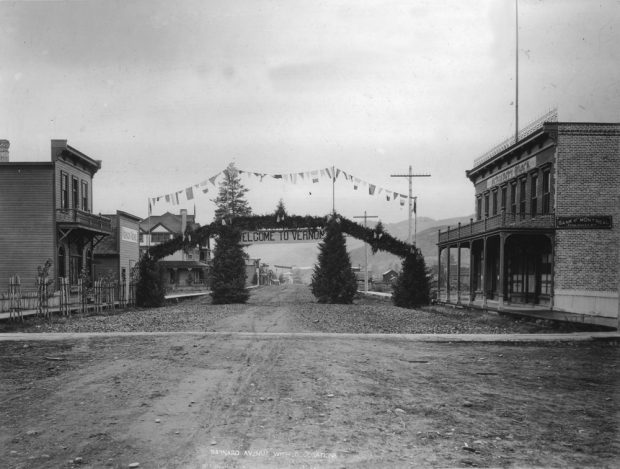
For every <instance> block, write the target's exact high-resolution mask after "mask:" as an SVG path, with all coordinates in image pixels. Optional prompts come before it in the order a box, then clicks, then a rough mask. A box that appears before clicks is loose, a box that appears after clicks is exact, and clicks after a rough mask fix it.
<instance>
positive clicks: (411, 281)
mask: <svg viewBox="0 0 620 469" xmlns="http://www.w3.org/2000/svg"><path fill="white" fill-rule="evenodd" d="M392 302H393V303H394V304H395V305H396V306H402V307H403V308H416V307H419V306H424V305H427V304H429V302H430V282H429V277H428V273H427V271H426V263H425V262H424V256H422V253H421V252H420V250H419V249H417V248H416V249H415V250H414V252H412V253H410V254H408V255H407V257H405V259H404V260H403V264H402V270H401V273H400V275H399V276H398V279H397V280H396V283H395V284H394V291H393V293H392Z"/></svg>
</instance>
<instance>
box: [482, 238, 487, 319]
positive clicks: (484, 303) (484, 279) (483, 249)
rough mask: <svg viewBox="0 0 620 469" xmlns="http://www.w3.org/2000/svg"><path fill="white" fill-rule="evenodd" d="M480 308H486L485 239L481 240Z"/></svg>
mask: <svg viewBox="0 0 620 469" xmlns="http://www.w3.org/2000/svg"><path fill="white" fill-rule="evenodd" d="M481 267H482V282H481V284H482V307H483V308H486V307H487V237H486V236H485V237H484V238H482V266H481Z"/></svg>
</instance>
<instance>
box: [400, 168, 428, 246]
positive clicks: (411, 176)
mask: <svg viewBox="0 0 620 469" xmlns="http://www.w3.org/2000/svg"><path fill="white" fill-rule="evenodd" d="M390 177H393V178H408V179H409V236H408V238H407V242H408V243H409V244H411V211H412V209H411V201H412V200H413V199H414V197H413V192H412V191H413V189H412V180H413V178H425V177H431V175H430V174H413V173H412V172H411V165H409V173H408V174H390ZM416 199H417V197H416Z"/></svg>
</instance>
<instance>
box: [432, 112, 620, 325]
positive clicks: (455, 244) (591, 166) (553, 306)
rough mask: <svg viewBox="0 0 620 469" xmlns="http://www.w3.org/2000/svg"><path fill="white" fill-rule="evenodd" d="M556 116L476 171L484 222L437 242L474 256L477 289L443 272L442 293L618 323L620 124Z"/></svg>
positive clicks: (444, 250) (472, 281)
mask: <svg viewBox="0 0 620 469" xmlns="http://www.w3.org/2000/svg"><path fill="white" fill-rule="evenodd" d="M546 117H547V119H543V120H541V121H539V122H537V123H534V124H533V125H531V126H529V128H527V129H526V130H525V131H523V132H522V133H521V135H520V136H519V139H518V141H517V142H514V141H512V142H506V143H505V144H503V145H501V146H499V147H497V148H495V149H493V150H491V151H490V152H488V153H487V154H486V155H484V156H483V157H481V158H479V159H477V160H476V161H475V162H474V167H473V168H472V169H471V170H469V171H467V177H468V178H469V179H470V180H471V182H472V183H473V184H474V188H475V199H474V202H475V212H476V219H475V220H471V222H470V223H469V224H466V225H459V226H457V227H453V228H451V229H449V230H447V231H444V232H440V233H439V240H438V244H437V245H438V250H439V258H440V262H445V259H446V258H447V259H449V258H450V255H451V254H454V252H455V251H456V254H457V256H456V257H457V267H456V268H457V270H460V268H461V267H460V266H461V258H462V256H463V255H465V256H469V257H470V262H469V265H470V273H469V287H468V288H463V285H461V282H456V281H455V280H451V281H450V282H448V281H447V278H451V279H452V278H454V279H456V278H461V276H460V275H458V274H457V276H456V277H453V274H452V273H451V272H450V270H452V269H453V268H454V266H452V265H451V266H449V267H448V273H447V275H445V274H443V270H442V268H439V269H438V271H439V272H440V274H441V276H440V279H439V289H440V293H439V299H440V301H444V302H447V303H456V304H467V305H471V306H477V307H481V308H486V309H492V310H498V311H515V312H518V313H520V314H530V315H533V316H537V317H545V318H550V319H562V320H569V321H579V322H581V321H583V322H587V323H593V324H601V325H608V326H612V327H617V325H618V311H619V303H618V284H619V272H618V269H619V267H618V265H619V263H620V258H619V246H620V226H619V223H618V222H619V221H620V218H619V217H620V213H619V211H620V202H619V201H620V184H619V182H618V181H620V124H617V123H616V124H598V123H564V122H553V116H546ZM614 218H615V220H614ZM614 221H615V223H614ZM462 251H463V252H462ZM442 254H444V259H443V260H442Z"/></svg>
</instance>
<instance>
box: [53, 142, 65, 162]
mask: <svg viewBox="0 0 620 469" xmlns="http://www.w3.org/2000/svg"><path fill="white" fill-rule="evenodd" d="M66 149H67V140H61V139H53V140H52V161H56V160H57V159H58V155H60V154H61V153H62V151H63V150H66Z"/></svg>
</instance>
